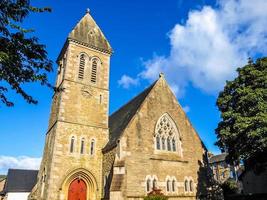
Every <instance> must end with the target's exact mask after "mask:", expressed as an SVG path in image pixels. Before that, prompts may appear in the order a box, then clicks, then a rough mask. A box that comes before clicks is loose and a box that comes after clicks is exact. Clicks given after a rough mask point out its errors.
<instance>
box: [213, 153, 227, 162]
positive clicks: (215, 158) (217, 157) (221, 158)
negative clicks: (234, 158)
mask: <svg viewBox="0 0 267 200" xmlns="http://www.w3.org/2000/svg"><path fill="white" fill-rule="evenodd" d="M226 156H227V153H222V154H219V155H214V156H211V157H210V158H209V163H217V162H223V161H225V158H226Z"/></svg>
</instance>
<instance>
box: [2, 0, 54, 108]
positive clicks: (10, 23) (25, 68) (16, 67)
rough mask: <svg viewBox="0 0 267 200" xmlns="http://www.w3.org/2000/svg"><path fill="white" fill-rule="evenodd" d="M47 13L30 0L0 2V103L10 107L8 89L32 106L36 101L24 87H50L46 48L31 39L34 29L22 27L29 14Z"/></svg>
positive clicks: (47, 9)
mask: <svg viewBox="0 0 267 200" xmlns="http://www.w3.org/2000/svg"><path fill="white" fill-rule="evenodd" d="M47 11H48V12H50V9H49V8H36V7H33V6H31V5H30V0H1V1H0V101H1V102H2V103H3V104H5V105H7V106H13V105H14V103H13V102H12V101H10V100H9V99H8V97H7V93H8V90H9V89H13V90H15V91H16V93H18V94H20V95H22V97H23V98H24V99H25V100H26V101H27V102H28V103H30V104H31V103H32V104H36V103H37V101H36V100H35V99H33V98H32V96H30V95H29V94H28V93H26V92H25V90H24V89H23V84H25V83H31V82H38V83H40V84H41V85H46V86H49V87H52V86H51V85H50V84H49V83H48V80H47V73H48V72H51V71H52V62H51V61H50V60H49V59H48V58H47V52H46V50H45V46H44V45H42V44H39V42H38V38H37V37H34V36H32V35H33V34H32V32H33V30H29V29H24V28H23V27H22V22H23V20H24V19H25V18H26V17H27V16H28V15H29V14H30V13H41V12H47Z"/></svg>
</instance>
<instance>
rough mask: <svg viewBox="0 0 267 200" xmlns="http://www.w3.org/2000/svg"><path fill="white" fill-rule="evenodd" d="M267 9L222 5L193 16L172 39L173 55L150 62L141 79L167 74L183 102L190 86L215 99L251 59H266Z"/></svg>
mask: <svg viewBox="0 0 267 200" xmlns="http://www.w3.org/2000/svg"><path fill="white" fill-rule="evenodd" d="M266 8H267V1H266V0H253V1H251V0H219V1H218V2H217V7H216V8H212V7H210V6H204V7H203V8H202V9H201V10H192V11H190V13H189V14H188V19H187V20H186V22H185V23H184V24H180V23H178V24H176V25H175V26H174V28H173V29H172V30H171V31H170V33H168V36H169V38H170V46H171V50H170V53H169V55H167V56H158V55H154V56H153V57H152V58H151V59H149V60H147V61H145V62H144V70H143V71H141V72H140V74H138V76H137V77H141V78H142V79H145V80H149V81H152V80H155V79H156V78H157V77H158V74H159V73H160V72H164V73H165V77H166V78H167V80H168V82H169V83H170V85H171V88H172V89H173V91H174V92H175V93H176V95H177V96H178V97H179V96H181V95H183V94H184V91H185V88H186V86H187V85H188V84H189V83H191V84H193V85H194V86H195V87H196V88H200V89H201V90H203V91H205V92H208V93H213V94H214V93H215V94H216V93H217V92H218V91H219V90H221V89H222V88H223V86H224V84H225V81H226V80H230V79H232V78H233V77H234V76H235V75H236V72H235V70H236V68H237V67H240V66H243V65H244V64H246V62H247V58H248V57H250V56H252V57H253V56H255V55H256V54H266V53H267V20H266V19H267V12H266ZM129 86H130V85H129Z"/></svg>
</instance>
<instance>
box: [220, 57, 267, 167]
mask: <svg viewBox="0 0 267 200" xmlns="http://www.w3.org/2000/svg"><path fill="white" fill-rule="evenodd" d="M237 72H238V76H237V77H236V78H235V79H234V80H233V81H227V82H226V86H225V87H224V90H223V91H222V92H220V94H219V97H218V99H217V106H218V108H219V110H220V112H221V119H222V120H221V122H220V123H219V124H218V127H217V129H216V134H217V139H218V140H217V142H216V144H217V145H218V146H219V147H220V148H221V149H222V150H225V151H227V152H228V156H227V161H228V162H229V163H232V164H234V163H235V162H238V161H240V160H242V161H244V162H245V164H246V166H247V167H255V165H257V164H259V163H263V162H266V158H267V157H266V155H267V57H265V58H261V59H258V60H257V61H256V62H255V63H253V61H252V60H251V59H249V62H248V64H247V65H246V66H244V67H242V68H238V69H237Z"/></svg>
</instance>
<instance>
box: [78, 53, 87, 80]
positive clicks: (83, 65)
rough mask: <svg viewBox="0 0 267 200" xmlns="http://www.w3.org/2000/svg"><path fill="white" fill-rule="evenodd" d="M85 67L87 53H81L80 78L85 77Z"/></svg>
mask: <svg viewBox="0 0 267 200" xmlns="http://www.w3.org/2000/svg"><path fill="white" fill-rule="evenodd" d="M84 68H85V54H81V55H80V64H79V73H78V78H79V79H83V76H84Z"/></svg>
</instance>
